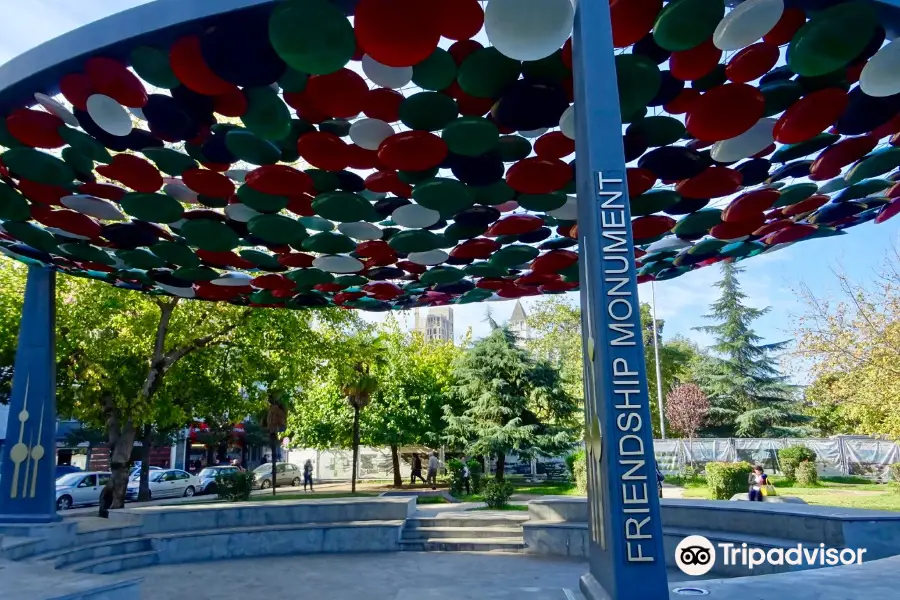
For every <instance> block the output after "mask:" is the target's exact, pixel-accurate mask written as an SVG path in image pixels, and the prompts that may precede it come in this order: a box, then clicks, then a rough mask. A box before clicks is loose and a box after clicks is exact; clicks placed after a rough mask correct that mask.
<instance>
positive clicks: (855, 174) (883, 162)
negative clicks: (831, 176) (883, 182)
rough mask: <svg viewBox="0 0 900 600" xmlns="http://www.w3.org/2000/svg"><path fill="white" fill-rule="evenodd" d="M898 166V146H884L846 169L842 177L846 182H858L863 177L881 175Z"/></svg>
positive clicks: (899, 160) (899, 149)
mask: <svg viewBox="0 0 900 600" xmlns="http://www.w3.org/2000/svg"><path fill="white" fill-rule="evenodd" d="M897 167H900V148H894V147H885V148H881V149H880V150H877V151H875V152H873V153H872V154H870V155H868V156H867V157H865V158H864V159H862V160H861V161H859V162H858V163H856V165H854V166H853V168H852V169H850V170H849V171H847V174H846V175H844V179H846V180H847V183H851V184H853V183H859V182H860V181H862V180H864V179H869V178H871V177H877V176H879V175H883V174H884V173H887V172H888V171H892V170H894V169H896V168H897Z"/></svg>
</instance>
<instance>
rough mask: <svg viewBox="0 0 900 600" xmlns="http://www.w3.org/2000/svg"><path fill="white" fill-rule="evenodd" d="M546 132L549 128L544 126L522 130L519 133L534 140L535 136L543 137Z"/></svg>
mask: <svg viewBox="0 0 900 600" xmlns="http://www.w3.org/2000/svg"><path fill="white" fill-rule="evenodd" d="M545 133H547V128H546V127H543V128H541V129H532V130H531V131H520V132H519V135H521V136H522V137H523V138H528V139H529V140H533V139H535V138H539V137H541V136H542V135H544V134H545Z"/></svg>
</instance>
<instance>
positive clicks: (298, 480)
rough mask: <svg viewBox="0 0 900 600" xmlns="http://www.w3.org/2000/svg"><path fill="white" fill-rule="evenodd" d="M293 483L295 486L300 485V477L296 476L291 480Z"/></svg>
mask: <svg viewBox="0 0 900 600" xmlns="http://www.w3.org/2000/svg"><path fill="white" fill-rule="evenodd" d="M291 485H292V486H294V487H300V478H299V477H294V480H293V481H292V482H291Z"/></svg>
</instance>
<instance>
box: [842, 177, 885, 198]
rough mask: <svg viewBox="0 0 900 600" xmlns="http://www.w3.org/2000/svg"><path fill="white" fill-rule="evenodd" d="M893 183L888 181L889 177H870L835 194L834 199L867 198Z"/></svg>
mask: <svg viewBox="0 0 900 600" xmlns="http://www.w3.org/2000/svg"><path fill="white" fill-rule="evenodd" d="M892 185H893V182H891V181H888V180H887V179H868V180H866V181H861V182H859V183H857V184H856V185H851V186H850V187H848V188H847V189H845V190H843V191H842V192H841V193H840V194H838V195H837V196H835V198H834V199H835V201H837V202H848V201H850V200H859V199H860V198H865V197H866V196H870V195H872V194H877V193H878V192H882V191H884V190H886V189H888V188H889V187H891V186H892Z"/></svg>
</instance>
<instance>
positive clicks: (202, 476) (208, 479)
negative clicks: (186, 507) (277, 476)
mask: <svg viewBox="0 0 900 600" xmlns="http://www.w3.org/2000/svg"><path fill="white" fill-rule="evenodd" d="M270 466H271V465H270ZM238 472H239V469H238V468H237V467H232V466H231V465H223V466H220V467H206V468H205V469H203V470H202V471H200V472H199V473H197V479H199V480H200V487H198V488H197V493H198V494H215V493H216V475H218V474H219V473H222V474H223V475H231V474H232V473H238Z"/></svg>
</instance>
